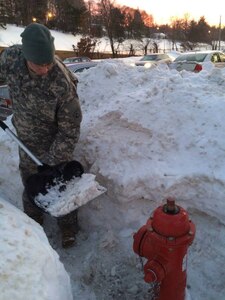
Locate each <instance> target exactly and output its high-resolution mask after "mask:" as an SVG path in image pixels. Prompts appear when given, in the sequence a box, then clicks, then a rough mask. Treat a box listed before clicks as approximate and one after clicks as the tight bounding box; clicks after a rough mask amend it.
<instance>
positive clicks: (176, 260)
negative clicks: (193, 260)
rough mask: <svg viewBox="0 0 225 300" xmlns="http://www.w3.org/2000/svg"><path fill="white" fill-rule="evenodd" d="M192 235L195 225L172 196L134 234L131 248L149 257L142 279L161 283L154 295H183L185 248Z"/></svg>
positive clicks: (166, 298) (171, 299)
mask: <svg viewBox="0 0 225 300" xmlns="http://www.w3.org/2000/svg"><path fill="white" fill-rule="evenodd" d="M194 236H195V225H194V224H193V223H192V222H191V220H189V217H188V214H187V212H186V211H185V210H184V209H183V208H182V207H180V206H178V205H176V204H175V199H174V198H168V199H167V203H166V204H165V205H162V206H160V207H158V208H157V209H156V210H155V211H154V213H153V216H152V217H151V218H150V219H149V220H148V221H147V223H146V225H144V226H143V227H141V228H140V229H139V231H138V232H137V233H135V234H134V243H133V249H134V252H135V253H137V254H138V255H139V256H141V257H145V258H147V260H148V261H147V263H146V264H145V266H144V274H145V276H144V280H145V281H146V282H148V283H158V284H159V285H160V289H159V291H158V295H157V298H155V299H157V300H184V299H185V288H186V281H187V250H188V247H189V246H190V245H191V243H192V242H193V240H194Z"/></svg>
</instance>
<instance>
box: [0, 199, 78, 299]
mask: <svg viewBox="0 0 225 300" xmlns="http://www.w3.org/2000/svg"><path fill="white" fill-rule="evenodd" d="M0 228H1V234H0V257H1V260H0V299H1V300H6V299H16V300H24V299H27V300H28V299H32V300H40V299H41V300H62V299H67V300H72V299H73V297H72V293H71V285H70V278H69V276H68V274H67V273H66V271H65V268H64V266H63V264H62V263H61V262H60V261H59V256H58V254H57V253H56V251H54V250H53V249H52V247H51V246H50V244H49V242H48V239H47V237H46V235H45V234H44V232H43V230H42V228H41V226H40V225H38V224H37V223H36V222H34V221H33V220H31V219H30V218H29V217H27V215H25V214H24V213H23V212H22V211H20V210H19V209H17V208H16V207H14V206H12V205H11V204H9V203H7V202H6V201H4V200H3V199H2V198H0Z"/></svg>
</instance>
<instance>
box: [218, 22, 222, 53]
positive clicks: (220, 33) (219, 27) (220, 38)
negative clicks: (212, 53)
mask: <svg viewBox="0 0 225 300" xmlns="http://www.w3.org/2000/svg"><path fill="white" fill-rule="evenodd" d="M218 39H219V47H218V48H219V49H218V50H220V42H221V16H220V23H219V38H218Z"/></svg>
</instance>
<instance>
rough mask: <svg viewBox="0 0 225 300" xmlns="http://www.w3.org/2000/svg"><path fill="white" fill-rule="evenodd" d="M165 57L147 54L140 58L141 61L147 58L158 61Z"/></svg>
mask: <svg viewBox="0 0 225 300" xmlns="http://www.w3.org/2000/svg"><path fill="white" fill-rule="evenodd" d="M163 58H164V57H162V56H160V55H145V56H144V57H142V58H141V59H140V61H143V60H145V61H146V60H147V61H156V60H159V59H163Z"/></svg>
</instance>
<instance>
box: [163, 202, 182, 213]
mask: <svg viewBox="0 0 225 300" xmlns="http://www.w3.org/2000/svg"><path fill="white" fill-rule="evenodd" d="M163 211H164V212H165V213H167V214H172V215H175V214H178V213H179V211H180V209H179V207H178V206H177V205H176V204H175V199H174V198H168V199H167V200H166V204H165V205H164V206H163Z"/></svg>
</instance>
